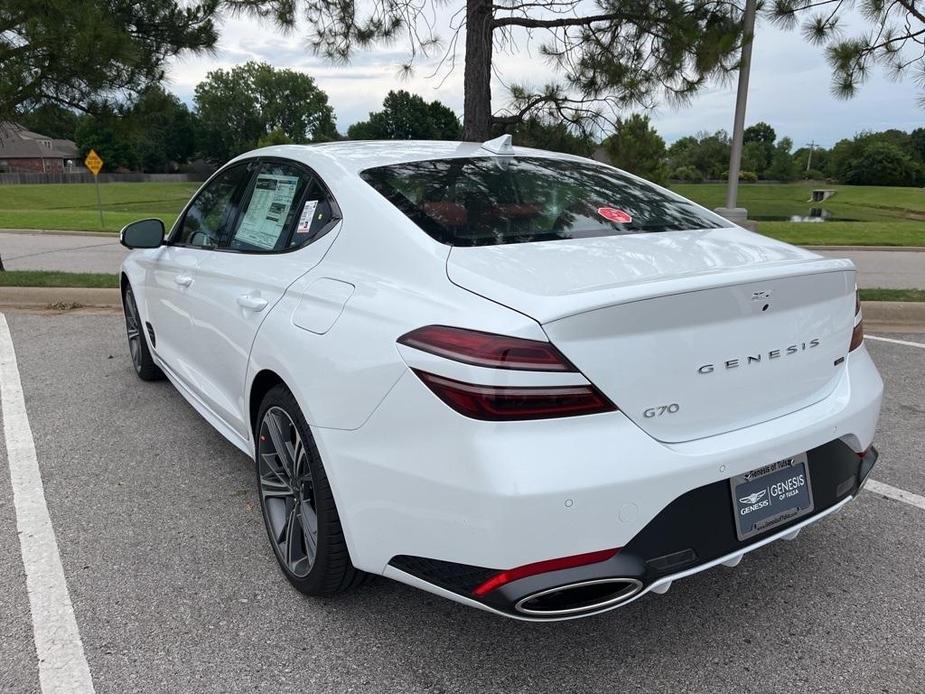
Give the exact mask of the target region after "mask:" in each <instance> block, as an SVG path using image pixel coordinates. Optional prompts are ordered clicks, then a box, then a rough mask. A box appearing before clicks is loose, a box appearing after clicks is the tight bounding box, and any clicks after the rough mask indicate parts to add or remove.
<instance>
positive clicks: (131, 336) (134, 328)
mask: <svg viewBox="0 0 925 694" xmlns="http://www.w3.org/2000/svg"><path fill="white" fill-rule="evenodd" d="M125 333H126V335H128V349H129V352H130V353H131V355H132V366H134V367H135V371H141V340H142V336H141V321H140V320H139V319H138V307H137V306H136V305H135V295H134V294H133V293H132V290H131V289H126V290H125Z"/></svg>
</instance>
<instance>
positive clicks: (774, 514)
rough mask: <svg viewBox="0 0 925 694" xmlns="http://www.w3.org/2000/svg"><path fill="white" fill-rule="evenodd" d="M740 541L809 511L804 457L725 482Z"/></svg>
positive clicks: (810, 493)
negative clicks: (728, 489)
mask: <svg viewBox="0 0 925 694" xmlns="http://www.w3.org/2000/svg"><path fill="white" fill-rule="evenodd" d="M729 484H730V487H731V488H732V508H733V509H734V510H735V524H736V533H737V534H738V536H739V539H740V540H746V539H748V538H750V537H752V536H753V535H758V534H759V533H763V532H766V531H768V530H771V529H772V528H776V527H777V526H779V525H783V524H784V523H787V522H789V521H792V520H793V519H794V518H799V517H800V516H805V515H806V514H808V513H812V510H813V490H812V486H811V485H810V481H809V466H808V465H807V462H806V454H805V453H801V454H800V455H795V456H793V457H792V458H785V459H784V460H779V461H777V462H776V463H771V464H770V465H765V466H764V467H760V468H758V469H756V470H752V471H751V472H746V473H745V474H743V475H736V476H735V477H732V478H731V479H730V480H729Z"/></svg>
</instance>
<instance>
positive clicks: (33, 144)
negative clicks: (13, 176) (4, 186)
mask: <svg viewBox="0 0 925 694" xmlns="http://www.w3.org/2000/svg"><path fill="white" fill-rule="evenodd" d="M79 170H80V151H79V150H78V149H77V145H75V144H74V143H73V142H71V141H70V140H55V139H54V138H51V137H48V136H46V135H39V134H38V133H34V132H31V131H29V130H26V129H25V128H23V127H22V126H20V125H16V124H15V123H0V173H8V172H9V173H66V172H68V171H79Z"/></svg>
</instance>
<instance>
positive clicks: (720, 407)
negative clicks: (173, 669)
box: [123, 142, 883, 616]
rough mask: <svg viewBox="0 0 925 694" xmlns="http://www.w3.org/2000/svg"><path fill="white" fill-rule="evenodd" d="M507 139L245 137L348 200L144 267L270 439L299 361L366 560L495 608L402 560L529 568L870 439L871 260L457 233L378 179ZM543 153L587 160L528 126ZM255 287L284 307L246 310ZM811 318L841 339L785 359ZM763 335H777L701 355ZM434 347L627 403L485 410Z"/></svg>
mask: <svg viewBox="0 0 925 694" xmlns="http://www.w3.org/2000/svg"><path fill="white" fill-rule="evenodd" d="M486 154H487V153H486V152H485V151H484V150H480V149H479V145H478V144H472V143H462V144H460V143H419V142H408V143H404V142H390V143H337V144H329V145H318V146H281V147H272V148H267V149H264V150H258V151H256V152H251V153H248V154H247V155H244V157H243V158H251V157H259V156H273V157H278V158H284V159H291V160H294V161H298V162H301V163H303V164H305V165H307V166H309V167H311V169H312V170H313V171H315V172H316V173H317V174H318V175H319V176H320V178H321V179H322V180H323V181H324V183H325V184H326V185H327V187H328V188H329V189H330V191H331V193H332V194H333V196H334V198H335V199H336V200H337V203H338V205H339V207H340V208H341V210H342V215H343V220H342V221H341V222H340V223H339V224H338V226H337V228H336V229H335V230H332V231H330V232H329V233H327V234H325V235H324V236H322V237H321V238H320V239H319V240H318V241H316V242H314V243H312V244H310V245H308V246H305V247H304V248H301V249H299V250H296V251H291V252H286V253H276V254H268V255H253V254H246V253H224V252H216V251H202V250H189V249H183V248H176V247H172V246H164V247H161V248H159V249H154V250H144V251H134V252H132V253H131V254H129V256H128V257H127V258H126V261H125V263H124V265H123V273H124V275H125V277H126V279H127V281H129V282H130V283H131V285H132V287H133V289H134V292H135V295H136V298H137V303H138V305H139V309H140V311H141V314H142V319H143V320H145V321H151V322H152V323H153V324H154V326H155V329H156V331H157V345H156V348H154V349H153V350H152V351H153V355H154V358H155V360H156V362H157V363H158V364H159V365H161V366H162V367H163V368H164V370H165V372H166V373H167V375H168V376H169V377H170V379H171V381H172V382H173V383H174V384H175V385H176V386H177V387H178V389H179V391H180V392H181V394H182V395H183V396H184V397H185V398H186V399H187V400H189V401H190V402H191V403H192V404H193V406H194V407H195V408H196V409H197V411H199V412H200V413H201V414H202V415H203V416H204V417H205V418H206V419H207V420H208V421H209V422H210V423H212V424H213V425H214V426H215V427H216V428H217V429H218V430H219V431H220V432H221V433H222V434H223V435H225V436H226V437H227V438H228V439H229V440H230V441H231V442H232V443H234V445H236V446H237V447H238V448H240V449H241V450H243V451H245V452H246V453H248V454H249V455H253V451H254V437H253V430H252V427H253V421H252V414H253V408H254V395H253V394H252V388H253V386H254V383H255V380H256V381H257V382H259V379H260V378H261V377H262V376H263V375H265V374H274V375H275V376H276V377H278V378H279V379H281V380H282V381H283V382H285V383H286V385H287V386H288V387H289V389H290V390H291V391H292V393H293V395H294V396H295V398H296V400H297V401H298V403H299V404H300V406H301V409H302V411H303V413H304V414H305V417H306V420H307V421H308V423H309V424H310V426H311V428H312V433H313V435H314V437H315V440H316V443H317V445H318V448H319V451H320V452H321V456H322V459H323V461H324V465H325V469H326V472H327V475H328V478H329V480H330V483H331V487H332V489H333V491H334V494H335V498H336V500H337V505H338V511H339V516H340V520H341V523H342V525H343V529H344V534H345V538H346V540H347V546H348V549H349V552H350V558H351V561H352V562H353V564H354V565H355V566H356V567H357V568H359V569H362V570H365V571H369V572H373V573H378V574H386V575H389V576H392V577H394V578H397V579H398V580H403V581H406V582H408V583H411V584H413V585H417V586H419V587H423V588H425V589H427V590H431V591H432V592H435V593H437V594H440V595H445V596H447V597H450V598H452V599H455V600H459V601H460V602H464V603H467V604H472V603H474V604H477V605H478V606H480V607H483V608H485V605H483V604H481V603H479V602H478V601H475V600H471V599H469V598H467V597H465V596H461V595H459V594H457V593H453V592H451V591H448V590H444V589H443V588H440V587H439V586H437V585H434V584H431V583H428V582H426V581H423V580H421V579H420V578H419V577H415V576H412V575H410V574H407V573H405V572H403V571H401V570H399V569H396V568H394V567H393V566H390V565H389V562H390V561H391V560H392V559H393V558H394V557H396V556H397V555H409V556H417V557H426V558H430V559H434V560H440V561H446V562H456V563H459V564H466V565H471V566H475V567H493V568H497V569H506V568H510V567H515V566H522V565H527V564H531V563H534V562H540V561H544V560H547V559H550V558H555V557H564V556H570V555H576V554H582V553H586V552H593V551H595V550H600V549H602V548H611V547H623V546H625V544H626V543H627V542H629V541H630V540H631V539H632V538H633V537H634V536H636V535H637V533H639V532H640V530H641V529H643V528H644V527H645V526H646V525H647V523H649V521H651V520H652V519H653V518H654V517H655V516H656V515H657V514H658V513H659V512H660V511H661V510H662V509H664V508H665V507H666V506H667V505H668V504H670V503H671V502H672V501H673V500H675V499H677V498H678V497H679V496H681V495H682V494H684V493H685V492H687V491H689V490H692V489H695V488H698V487H702V486H704V485H709V484H712V483H716V482H718V481H722V480H727V479H729V478H730V477H732V476H734V475H738V474H742V473H745V472H748V471H750V470H753V469H755V468H757V467H759V466H762V465H766V464H769V463H772V462H774V461H778V460H781V459H784V458H786V457H788V456H794V455H796V454H799V453H802V452H804V451H808V450H811V449H814V448H816V447H819V446H822V445H823V444H826V443H828V442H831V441H833V440H841V441H843V442H845V444H846V445H847V446H849V447H850V448H851V449H852V450H853V451H855V452H857V453H861V452H863V451H865V450H866V449H868V447H870V445H871V442H872V440H873V436H874V430H875V427H876V422H877V418H878V414H879V410H880V402H881V395H882V388H883V384H882V381H881V379H880V376H879V374H878V373H877V371H876V369H875V367H874V365H873V363H872V362H871V360H870V357H869V355H868V354H867V351H866V348H865V347H863V345H862V346H861V347H860V348H859V349H856V350H854V351H852V352H850V354H848V353H847V345H848V342H849V341H850V339H851V333H852V330H853V328H854V325H855V316H854V301H855V298H854V269H853V266H852V264H851V263H850V261H847V260H828V259H823V258H821V257H819V256H817V255H816V254H813V253H811V252H809V251H806V250H803V249H799V248H795V247H793V246H789V245H787V244H784V243H781V242H778V241H774V240H772V239H768V238H765V237H762V236H759V235H757V234H753V233H751V232H748V231H745V230H743V229H740V228H738V227H734V226H732V225H730V226H729V228H723V229H712V230H706V231H690V232H662V233H644V234H631V235H626V236H615V237H602V238H592V239H583V240H575V241H570V240H562V241H551V242H542V243H521V244H509V245H502V246H484V247H474V248H459V247H456V248H451V247H449V246H446V245H443V244H441V243H438V242H437V241H435V240H434V239H432V238H430V237H429V236H428V235H427V234H425V233H424V232H423V231H422V230H421V229H419V228H417V227H416V226H415V225H414V224H413V223H411V222H410V221H409V219H408V218H407V217H406V216H405V215H404V214H403V213H401V212H400V211H399V210H398V209H397V208H395V207H394V206H393V205H392V204H391V203H389V202H388V201H387V200H386V199H385V198H384V197H382V196H381V195H379V194H378V193H377V192H376V191H375V190H374V189H373V188H372V187H371V186H369V185H368V184H366V183H365V182H364V181H363V180H362V179H360V178H359V177H358V172H360V171H362V170H364V169H366V168H369V167H374V166H379V165H383V164H388V163H396V162H410V161H417V160H422V159H432V158H433V159H436V158H449V157H468V156H483V155H486ZM525 154H529V155H531V156H542V157H552V158H557V159H565V160H579V158H575V157H569V156H567V155H557V154H552V153H548V152H540V151H537V150H524V149H520V148H515V155H525ZM580 161H586V160H580ZM177 275H189V276H191V277H192V282H190V283H189V284H187V285H185V286H181V285H179V284H177V283H176V281H175V279H176V276H177ZM760 292H770V294H769V297H770V298H769V300H768V301H767V303H769V304H770V308H769V309H767V310H765V311H762V310H761V307H762V305H763V303H765V302H759V301H753V300H752V299H753V298H754V297H755V296H759V295H758V294H756V293H760ZM242 296H245V297H252V298H256V299H261V300H265V301H266V305H265V307H263V308H260V309H254V308H245V307H242V306H241V305H240V304H239V303H238V298H239V297H242ZM426 325H448V326H460V327H465V328H467V329H471V330H479V331H484V332H489V333H497V334H502V335H509V336H514V337H521V338H526V339H532V340H540V341H547V340H549V341H551V342H552V343H553V344H554V345H556V346H557V347H558V348H559V349H560V350H561V351H562V352H563V353H564V354H565V356H566V357H568V359H569V360H570V361H572V362H573V363H574V364H575V365H576V366H577V367H578V369H579V371H578V372H562V373H556V372H531V371H515V370H503V369H492V368H485V367H480V366H473V365H469V364H464V363H461V362H458V361H453V360H450V359H446V358H443V357H440V356H436V355H434V354H430V353H427V352H423V351H421V350H418V349H414V348H411V347H408V346H406V345H399V344H397V343H396V340H397V339H398V338H399V337H400V336H402V335H404V334H405V333H407V332H409V331H412V330H414V329H416V328H419V327H421V326H426ZM811 339H818V340H820V344H819V346H818V347H814V348H813V349H812V351H811V352H806V351H804V350H802V349H801V350H799V351H800V354H792V355H788V356H786V358H784V357H781V358H780V359H778V358H777V357H773V358H772V357H768V356H767V355H768V352H769V351H772V350H775V349H780V348H783V349H786V347H787V346H789V345H791V344H802V343H803V342H805V341H807V340H811ZM753 354H762V355H764V356H763V357H762V359H761V360H760V362H755V363H752V364H746V365H743V366H740V367H738V368H732V369H729V370H722V371H720V370H716V371H714V372H711V373H709V374H700V373H698V372H697V369H698V366H701V365H703V364H708V363H709V364H720V363H723V362H724V361H725V360H727V359H733V358H740V359H741V358H747V357H748V355H753ZM808 355H809V356H808ZM839 359H843V361H841V362H840V363H836V362H838V360H839ZM412 368H414V369H419V370H422V371H426V372H429V373H433V374H436V375H439V376H442V377H446V378H451V379H454V380H457V381H462V382H466V383H479V384H486V385H494V386H534V387H535V386H553V385H584V384H588V383H591V384H594V385H595V386H597V387H599V388H600V389H601V390H602V392H604V394H605V395H607V396H608V397H609V398H610V399H611V400H612V401H613V402H614V403H615V404H616V405H617V407H618V408H620V409H619V410H618V411H613V412H606V413H601V414H593V415H585V416H577V417H566V418H558V419H544V420H536V421H513V422H490V421H478V420H474V419H470V418H468V417H465V416H462V415H461V414H459V413H457V412H456V411H454V410H452V409H450V407H448V406H447V405H445V404H444V403H443V402H441V401H440V400H439V399H438V398H437V397H436V396H435V395H434V393H432V392H431V391H430V390H429V389H428V387H427V386H425V385H424V383H423V382H422V381H421V380H419V378H417V377H416V376H415V374H414V373H413V372H412V371H411V369H412ZM258 401H259V397H258ZM668 403H678V404H679V410H678V411H677V412H676V413H674V414H672V415H671V416H665V417H653V418H648V417H646V416H645V415H644V414H643V413H644V412H645V410H647V409H649V408H651V407H654V406H658V405H662V404H668ZM808 522H811V520H808V521H806V523H808ZM650 588H651V586H646V589H645V590H649V589H650ZM486 609H489V608H486ZM507 616H516V615H512V614H507Z"/></svg>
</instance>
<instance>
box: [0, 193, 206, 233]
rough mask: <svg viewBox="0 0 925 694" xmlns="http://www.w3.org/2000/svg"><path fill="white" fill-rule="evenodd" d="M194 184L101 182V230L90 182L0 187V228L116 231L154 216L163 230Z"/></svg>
mask: <svg viewBox="0 0 925 694" xmlns="http://www.w3.org/2000/svg"><path fill="white" fill-rule="evenodd" d="M199 185H200V184H198V183H101V184H100V199H101V201H102V205H103V226H102V227H100V220H99V214H98V213H97V210H96V190H95V186H94V184H92V183H62V184H49V185H9V186H0V229H74V230H77V231H118V230H119V229H121V228H122V227H123V226H125V225H126V224H128V223H129V222H132V221H135V220H136V219H142V218H144V217H159V218H160V219H163V220H164V223H165V224H166V225H167V227H168V228H169V227H170V225H172V224H173V222H174V220H175V219H176V217H177V214H178V213H179V212H180V209H181V208H182V207H183V205H185V204H186V202H187V200H189V199H190V197H191V196H192V195H193V193H194V192H195V191H196V189H197V188H198V187H199Z"/></svg>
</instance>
